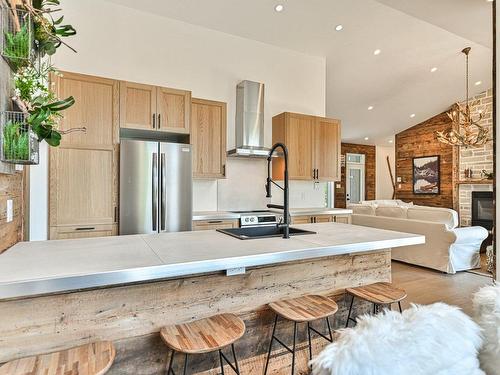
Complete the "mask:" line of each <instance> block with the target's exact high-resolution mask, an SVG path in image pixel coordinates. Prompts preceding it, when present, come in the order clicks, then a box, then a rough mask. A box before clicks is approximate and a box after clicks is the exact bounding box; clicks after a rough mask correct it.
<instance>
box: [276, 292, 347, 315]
mask: <svg viewBox="0 0 500 375" xmlns="http://www.w3.org/2000/svg"><path fill="white" fill-rule="evenodd" d="M269 307H270V308H271V309H272V310H273V311H274V312H275V313H276V314H278V315H280V316H282V317H283V318H285V319H288V320H291V321H294V322H312V321H313V320H317V319H322V318H326V317H328V316H330V315H333V314H335V313H336V312H337V310H338V309H339V307H338V306H337V304H336V303H335V302H334V301H332V300H331V299H330V298H327V297H323V296H319V295H306V296H302V297H298V298H292V299H286V300H282V301H278V302H272V303H270V304H269Z"/></svg>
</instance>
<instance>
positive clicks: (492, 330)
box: [473, 284, 500, 375]
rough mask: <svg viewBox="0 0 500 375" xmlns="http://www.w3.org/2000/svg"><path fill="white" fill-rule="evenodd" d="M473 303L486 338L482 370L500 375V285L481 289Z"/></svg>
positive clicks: (482, 351) (489, 373)
mask: <svg viewBox="0 0 500 375" xmlns="http://www.w3.org/2000/svg"><path fill="white" fill-rule="evenodd" d="M473 303H474V317H475V320H476V322H477V323H478V324H479V325H480V326H481V328H482V329H483V336H484V346H483V348H482V350H481V352H480V353H479V360H480V361H481V368H482V369H483V370H484V371H485V372H486V373H487V374H488V375H500V284H497V285H496V286H486V287H484V288H482V289H480V290H479V292H477V293H476V294H475V295H474V301H473Z"/></svg>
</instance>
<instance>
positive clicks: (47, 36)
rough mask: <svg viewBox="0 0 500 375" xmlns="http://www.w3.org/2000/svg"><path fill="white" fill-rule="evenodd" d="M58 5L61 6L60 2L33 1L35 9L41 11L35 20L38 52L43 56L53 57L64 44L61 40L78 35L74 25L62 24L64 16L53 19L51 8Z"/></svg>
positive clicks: (55, 0)
mask: <svg viewBox="0 0 500 375" xmlns="http://www.w3.org/2000/svg"><path fill="white" fill-rule="evenodd" d="M57 5H59V1H58V0H38V1H33V7H34V8H35V9H37V10H38V11H39V15H38V16H37V17H35V19H34V26H35V41H36V45H37V50H38V53H39V54H40V55H41V56H45V55H49V56H51V55H53V54H54V53H56V50H57V48H59V46H60V45H61V44H62V43H63V42H62V40H61V38H67V37H70V36H73V35H75V34H76V30H75V28H74V27H73V26H72V25H63V24H62V22H63V20H64V16H61V17H59V18H57V19H54V18H53V17H52V14H53V13H52V12H51V8H50V7H51V6H57ZM44 15H46V16H44Z"/></svg>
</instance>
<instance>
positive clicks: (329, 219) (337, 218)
mask: <svg viewBox="0 0 500 375" xmlns="http://www.w3.org/2000/svg"><path fill="white" fill-rule="evenodd" d="M311 223H344V224H351V215H316V216H309V215H303V216H292V224H311Z"/></svg>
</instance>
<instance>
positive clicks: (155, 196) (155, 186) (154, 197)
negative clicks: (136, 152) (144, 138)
mask: <svg viewBox="0 0 500 375" xmlns="http://www.w3.org/2000/svg"><path fill="white" fill-rule="evenodd" d="M152 164H153V167H152V168H151V169H152V173H151V179H152V192H151V198H152V200H153V201H152V206H153V207H152V208H153V209H152V210H151V212H152V214H153V231H157V230H158V229H157V228H158V154H157V153H156V152H153V160H152Z"/></svg>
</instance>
